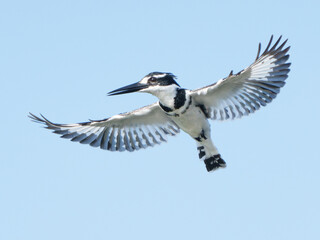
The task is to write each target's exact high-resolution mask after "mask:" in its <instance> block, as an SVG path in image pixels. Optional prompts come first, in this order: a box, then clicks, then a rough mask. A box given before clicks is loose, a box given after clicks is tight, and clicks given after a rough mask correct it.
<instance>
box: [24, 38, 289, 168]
mask: <svg viewBox="0 0 320 240" xmlns="http://www.w3.org/2000/svg"><path fill="white" fill-rule="evenodd" d="M272 39H273V36H271V39H270V41H269V43H268V45H267V47H266V49H265V50H264V52H263V53H262V54H260V50H261V43H259V48H258V54H257V57H256V59H255V61H254V62H253V63H252V64H251V65H250V66H249V67H247V68H245V69H244V70H242V71H240V72H238V73H237V74H233V72H232V71H231V72H230V74H229V75H228V76H227V77H225V78H223V79H221V80H219V81H217V82H216V83H214V84H211V85H208V86H206V87H203V88H200V89H196V90H188V89H185V88H182V87H180V85H179V84H178V83H177V82H176V76H175V75H173V74H172V73H167V72H152V73H149V74H148V75H146V76H145V77H144V78H142V80H141V81H139V82H137V83H133V84H131V85H128V86H125V87H122V88H119V89H116V90H114V91H111V92H109V93H108V94H109V96H112V95H119V94H126V93H133V92H143V93H149V94H152V95H154V96H156V97H157V98H158V99H159V101H158V102H156V103H153V104H151V105H148V106H146V107H142V108H140V109H137V110H134V111H132V112H128V113H122V114H118V115H115V116H113V117H110V118H106V119H103V120H99V121H93V120H89V121H88V122H83V123H76V124H57V123H53V122H51V121H49V120H48V119H47V118H45V117H44V116H43V115H41V114H40V117H38V116H36V115H34V114H32V113H30V115H29V117H30V118H31V119H32V120H33V121H35V122H38V123H42V124H44V125H45V127H46V128H48V129H50V130H53V132H54V133H56V134H60V135H62V136H61V137H62V138H67V139H71V141H74V142H80V143H83V144H89V145H90V146H92V147H100V148H101V149H106V150H110V151H120V152H121V151H130V152H132V151H135V150H139V149H142V148H147V147H149V146H154V145H156V144H160V143H162V142H166V141H167V137H168V136H174V135H176V134H178V133H179V131H180V129H181V130H183V131H185V132H186V133H188V134H189V135H190V136H191V137H192V138H193V139H194V140H195V141H196V144H197V150H198V153H199V158H200V159H201V160H203V161H204V163H205V166H206V169H207V171H208V172H211V171H213V170H216V169H218V168H224V167H226V162H225V161H224V160H223V159H222V158H221V155H220V154H219V152H218V149H217V148H216V146H215V145H214V144H213V142H212V139H211V135H210V124H209V122H208V119H212V120H227V119H236V118H241V117H242V116H246V115H249V114H251V113H254V112H255V111H256V110H258V109H259V108H260V107H261V106H266V105H267V104H268V103H270V102H271V101H272V100H273V99H274V98H275V97H276V96H277V94H278V93H279V92H280V88H281V87H283V86H284V85H285V80H286V79H287V77H288V73H289V71H290V69H289V67H290V65H291V63H288V62H287V61H288V59H289V54H287V53H288V51H289V48H290V47H285V45H286V43H287V40H285V41H283V42H281V36H280V37H279V39H278V40H277V41H276V42H275V43H274V44H273V45H272ZM271 45H272V46H271Z"/></svg>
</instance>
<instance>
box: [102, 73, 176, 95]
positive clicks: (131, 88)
mask: <svg viewBox="0 0 320 240" xmlns="http://www.w3.org/2000/svg"><path fill="white" fill-rule="evenodd" d="M175 79H176V76H175V75H173V74H172V73H164V72H152V73H149V74H148V75H146V76H145V77H144V78H142V79H141V81H139V82H136V83H133V84H130V85H128V86H125V87H122V88H118V89H116V90H113V91H111V92H109V93H108V95H109V96H112V95H119V94H125V93H132V92H146V93H151V94H153V95H155V96H158V95H159V94H161V93H163V92H168V91H172V90H175V89H177V88H180V85H179V84H178V83H177V82H176V81H175Z"/></svg>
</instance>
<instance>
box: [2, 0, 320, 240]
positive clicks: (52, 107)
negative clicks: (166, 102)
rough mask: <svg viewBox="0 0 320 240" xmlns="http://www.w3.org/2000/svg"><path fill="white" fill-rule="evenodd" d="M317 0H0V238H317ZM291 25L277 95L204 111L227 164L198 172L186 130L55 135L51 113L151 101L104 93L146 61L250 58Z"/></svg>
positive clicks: (199, 82)
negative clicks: (124, 146)
mask: <svg viewBox="0 0 320 240" xmlns="http://www.w3.org/2000/svg"><path fill="white" fill-rule="evenodd" d="M319 7H320V6H319V2H318V1H303V2H301V1H224V2H222V1H167V0H163V1H118V2H115V1H2V2H1V3H0V43H1V44H0V46H1V47H0V66H1V71H0V79H1V85H2V88H1V89H2V93H1V94H0V100H1V108H2V109H1V110H2V118H1V123H2V127H3V134H2V137H1V140H0V141H1V146H2V147H1V153H0V154H1V155H0V156H1V160H0V239H6V240H13V239H24V240H28V239H32V240H36V239H46V240H50V239H61V240H63V239H79V240H81V239H222V240H224V239H246V240H248V239H260V240H264V239H273V240H276V239H291V240H294V239H319V237H320V230H319V222H320V207H319V202H320V194H319V182H320V177H319V169H320V161H319V160H320V154H319V146H318V145H319V133H320V131H319V122H320V113H319V98H318V92H319V91H318V89H319V88H320V80H319V77H318V75H319V74H318V71H319V60H318V54H319V52H320V51H319V50H320V49H319V42H320V28H319V22H320V18H319V13H318V9H319ZM271 34H274V35H275V37H277V36H279V35H283V36H284V38H289V41H288V43H289V45H291V50H290V61H291V62H292V66H291V72H290V74H289V78H288V79H287V85H286V86H285V87H284V88H283V89H282V91H281V93H280V95H279V96H278V97H277V99H276V100H275V101H274V102H272V104H270V105H268V106H267V107H266V108H263V109H261V110H259V111H258V112H256V113H255V114H254V115H252V116H250V117H246V118H242V119H241V120H236V121H230V122H213V121H212V122H211V123H212V138H213V139H214V142H215V144H216V145H217V147H218V149H219V151H220V152H221V154H222V156H223V158H224V159H225V160H226V161H227V164H228V167H227V168H226V169H223V170H219V171H216V172H214V173H210V174H209V173H207V172H206V170H205V166H204V164H203V163H201V162H200V161H199V160H198V155H197V151H196V144H195V142H194V140H193V139H191V138H190V137H189V136H187V134H185V133H181V134H180V135H179V136H177V137H172V138H170V139H169V141H168V142H169V143H168V144H162V145H161V146H156V147H154V148H151V149H146V150H141V151H138V152H134V153H115V152H108V151H103V150H100V149H96V148H91V147H89V146H85V145H81V144H77V143H73V142H70V141H68V140H64V139H60V138H59V137H58V136H57V135H54V134H52V133H50V132H49V131H48V130H46V129H43V128H41V127H40V126H39V125H36V124H35V123H32V122H31V121H29V119H28V118H27V114H28V112H29V111H30V112H33V113H36V114H37V113H39V112H40V113H42V114H44V115H45V116H46V117H48V118H49V119H50V120H52V121H54V122H58V123H73V122H82V121H86V120H87V119H88V118H90V119H102V118H105V117H108V116H112V115H114V114H117V113H119V112H126V111H130V110H132V109H135V108H138V107H140V106H143V105H147V104H149V103H152V102H154V101H156V99H155V98H154V97H152V96H149V95H146V94H128V95H123V96H115V97H107V96H106V93H107V92H109V91H111V90H114V89H115V88H118V87H122V86H124V85H127V84H130V83H133V82H136V81H138V80H140V79H141V78H142V77H143V76H144V75H146V74H147V73H149V72H152V71H166V72H172V73H174V74H175V75H177V76H178V82H179V83H180V85H182V86H183V87H185V88H189V89H193V88H198V87H202V86H205V85H208V84H211V83H213V82H215V81H217V80H218V79H220V78H222V77H225V76H226V75H227V74H228V73H229V72H230V70H231V69H233V70H234V71H235V72H237V71H239V70H241V69H243V68H244V67H246V66H248V65H249V64H250V63H251V62H252V61H253V60H254V58H255V56H256V51H257V47H258V43H259V42H261V43H262V46H263V47H265V46H266V44H267V42H268V40H269V38H270V36H271Z"/></svg>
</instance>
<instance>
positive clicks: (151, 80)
mask: <svg viewBox="0 0 320 240" xmlns="http://www.w3.org/2000/svg"><path fill="white" fill-rule="evenodd" d="M148 82H149V83H156V82H157V79H156V78H155V77H151V78H150V79H149V80H148Z"/></svg>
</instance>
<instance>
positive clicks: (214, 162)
mask: <svg viewBox="0 0 320 240" xmlns="http://www.w3.org/2000/svg"><path fill="white" fill-rule="evenodd" d="M210 142H211V141H210ZM197 145H198V151H199V158H200V160H203V161H204V163H205V164H206V168H207V171H208V172H211V171H214V170H217V169H218V168H225V167H226V166H227V164H226V162H225V161H224V160H223V159H222V158H221V155H220V154H219V152H218V150H217V149H216V147H215V146H214V145H213V144H212V142H211V143H210V144H208V143H207V144H205V143H204V142H198V143H197ZM208 145H209V146H208ZM210 145H211V146H210Z"/></svg>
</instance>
